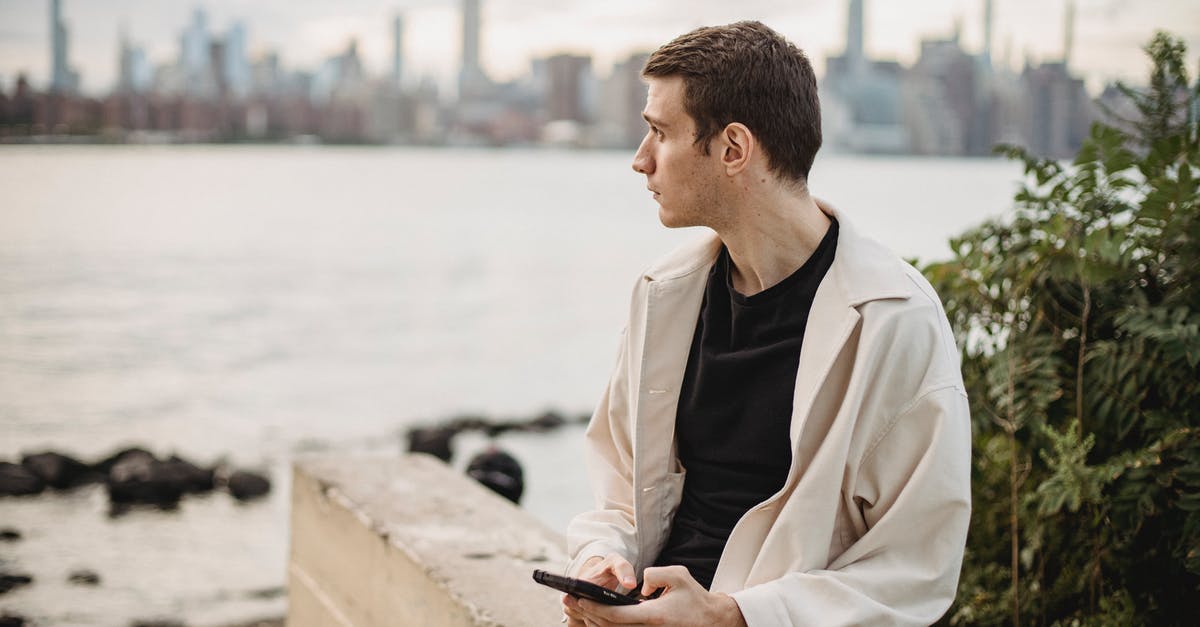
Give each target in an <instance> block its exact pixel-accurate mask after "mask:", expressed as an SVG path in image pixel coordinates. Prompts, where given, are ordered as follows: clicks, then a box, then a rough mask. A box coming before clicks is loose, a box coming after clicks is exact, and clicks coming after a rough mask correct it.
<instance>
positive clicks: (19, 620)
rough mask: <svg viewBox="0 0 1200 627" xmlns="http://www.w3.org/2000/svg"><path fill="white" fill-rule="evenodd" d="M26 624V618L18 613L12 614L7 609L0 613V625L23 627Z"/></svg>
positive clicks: (0, 626) (4, 626) (1, 626)
mask: <svg viewBox="0 0 1200 627" xmlns="http://www.w3.org/2000/svg"><path fill="white" fill-rule="evenodd" d="M28 624H29V623H28V622H27V619H26V618H25V617H24V616H21V615H20V614H12V613H10V612H8V611H5V612H4V613H3V614H0V627H25V625H28Z"/></svg>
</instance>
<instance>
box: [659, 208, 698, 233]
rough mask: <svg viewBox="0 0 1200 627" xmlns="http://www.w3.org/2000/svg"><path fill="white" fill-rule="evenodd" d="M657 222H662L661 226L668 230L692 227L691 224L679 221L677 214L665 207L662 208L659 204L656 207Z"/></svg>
mask: <svg viewBox="0 0 1200 627" xmlns="http://www.w3.org/2000/svg"><path fill="white" fill-rule="evenodd" d="M658 221H659V222H662V225H663V226H665V227H667V228H668V229H678V228H683V227H686V226H692V225H691V224H688V223H686V221H684V220H681V219H680V216H679V215H678V214H674V213H672V212H671V211H670V210H668V209H667V208H666V207H664V206H662V203H659V205H658Z"/></svg>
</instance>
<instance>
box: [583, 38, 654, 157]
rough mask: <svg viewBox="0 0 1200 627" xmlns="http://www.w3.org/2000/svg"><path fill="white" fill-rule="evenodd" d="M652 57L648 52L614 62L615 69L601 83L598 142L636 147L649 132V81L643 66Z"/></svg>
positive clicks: (615, 146) (602, 144) (617, 146)
mask: <svg viewBox="0 0 1200 627" xmlns="http://www.w3.org/2000/svg"><path fill="white" fill-rule="evenodd" d="M649 58H650V54H649V53H647V52H639V53H635V54H633V55H630V56H629V57H628V58H626V59H625V60H624V61H620V62H618V63H616V64H614V65H613V69H612V72H611V73H610V74H609V75H608V78H606V79H605V80H604V82H603V83H602V84H601V85H600V107H599V111H598V120H597V129H596V143H597V144H598V145H601V146H607V147H612V148H636V147H637V146H638V144H640V143H641V141H642V137H644V136H645V135H646V121H645V120H644V119H642V108H643V107H645V105H646V83H645V81H643V80H642V68H643V67H645V66H646V60H647V59H649Z"/></svg>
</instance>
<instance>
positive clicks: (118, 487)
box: [105, 451, 186, 508]
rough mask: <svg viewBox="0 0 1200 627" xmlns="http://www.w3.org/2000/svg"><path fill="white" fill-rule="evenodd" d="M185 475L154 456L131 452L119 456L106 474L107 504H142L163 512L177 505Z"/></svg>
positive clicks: (141, 452) (142, 452) (182, 490)
mask: <svg viewBox="0 0 1200 627" xmlns="http://www.w3.org/2000/svg"><path fill="white" fill-rule="evenodd" d="M184 475H185V473H184V472H183V471H182V470H181V469H179V468H178V467H175V466H171V465H169V464H166V463H164V462H160V461H158V460H157V459H155V458H154V455H152V454H150V453H148V452H145V451H140V452H132V453H129V454H127V455H124V456H122V457H121V458H120V459H119V460H118V461H117V462H116V463H115V464H113V466H112V469H111V470H110V471H109V473H108V481H107V482H106V483H105V485H106V486H107V488H108V500H109V501H111V502H112V503H113V504H114V505H122V504H136V503H145V504H151V505H158V506H159V507H163V508H173V507H175V506H177V505H178V504H179V499H180V498H181V497H182V496H183V492H184V486H185V485H186V477H185V476H184Z"/></svg>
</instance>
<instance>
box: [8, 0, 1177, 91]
mask: <svg viewBox="0 0 1200 627" xmlns="http://www.w3.org/2000/svg"><path fill="white" fill-rule="evenodd" d="M62 4H63V19H64V21H65V22H66V23H67V27H68V29H69V32H70V46H71V47H70V53H69V56H70V62H71V64H72V65H73V66H74V67H75V68H77V69H78V70H79V71H80V72H81V74H82V77H83V88H84V90H85V91H88V92H90V93H103V92H107V90H108V89H110V88H111V86H112V84H113V82H114V80H115V77H116V72H117V42H118V33H119V32H120V29H121V27H122V25H124V27H125V28H126V30H127V32H128V33H129V36H130V38H131V39H132V40H133V41H134V42H135V43H136V44H139V45H142V46H143V47H145V49H146V51H147V53H148V55H149V56H150V59H151V60H152V61H153V62H154V63H155V64H156V65H157V64H159V63H165V62H169V61H173V60H174V59H175V58H176V57H177V56H178V47H179V44H178V41H179V33H180V31H181V30H182V29H183V28H184V26H185V25H186V24H187V23H188V22H189V21H190V20H191V14H192V11H193V10H194V9H195V8H196V7H204V9H205V10H206V11H207V13H208V19H209V26H210V30H212V31H214V32H215V33H217V34H220V33H223V32H224V31H226V30H227V29H228V28H229V26H230V24H232V23H233V22H234V21H236V20H243V21H244V22H245V23H246V26H247V28H248V30H249V50H250V54H251V56H252V57H254V56H257V55H258V54H260V53H262V52H264V51H267V50H275V51H277V52H278V53H279V54H280V56H281V58H282V61H283V63H284V65H285V66H286V67H288V68H292V69H299V68H315V66H316V65H317V64H318V63H319V62H320V61H321V60H322V59H323V58H325V57H328V56H330V55H332V54H334V53H336V52H338V51H340V50H343V49H344V48H345V46H346V43H347V42H348V41H349V40H350V39H352V38H357V39H358V41H359V50H360V52H361V54H362V56H363V60H364V62H365V64H366V66H367V69H368V71H370V72H372V73H376V74H383V73H385V72H387V71H388V69H389V68H390V63H391V62H390V58H391V30H390V29H391V26H390V24H391V17H392V16H393V15H395V14H396V13H397V12H400V13H403V14H404V16H405V22H406V32H405V45H404V48H405V63H406V67H407V69H408V70H409V72H408V73H407V75H408V76H409V77H411V78H414V79H415V78H419V77H420V76H424V75H432V76H435V77H436V78H438V80H440V81H442V82H443V83H444V84H448V83H450V81H451V79H452V77H453V76H454V75H455V72H456V68H457V65H458V62H459V59H458V56H459V52H458V51H459V47H460V45H461V43H460V42H461V35H460V29H461V26H460V17H459V10H458V7H459V1H458V0H339V1H337V2H334V1H333V0H204V1H203V2H197V1H192V0H63V1H62ZM482 4H483V29H482V40H483V41H482V50H483V52H482V55H481V57H482V62H483V65H484V67H485V68H486V69H487V70H488V72H489V73H490V74H491V75H492V76H493V78H496V79H500V80H504V79H509V78H513V77H515V76H517V75H519V74H521V73H523V72H524V71H525V70H526V69H527V68H528V62H529V59H530V58H531V57H534V56H540V55H545V54H549V53H554V52H561V51H573V52H582V53H588V54H592V55H593V57H594V58H595V61H596V67H597V73H598V74H600V75H604V74H606V73H607V72H608V68H609V66H610V65H611V64H612V62H613V61H614V60H619V59H620V58H623V57H624V56H626V55H628V54H629V53H631V52H633V51H636V50H651V49H653V48H654V47H656V46H657V45H658V44H661V43H663V42H665V41H667V40H669V39H670V38H672V37H674V36H675V35H677V34H679V33H682V32H684V31H687V30H689V29H691V28H694V27H696V26H701V25H706V24H717V23H725V22H731V21H736V20H739V19H759V20H762V21H763V22H765V23H766V24H768V25H769V26H771V27H773V28H775V29H776V30H778V31H780V32H782V33H783V34H784V35H785V36H787V37H788V38H789V39H791V40H792V41H794V42H795V43H796V44H797V45H799V46H800V47H801V48H803V49H805V50H806V51H807V52H808V53H809V55H810V56H811V57H812V59H813V62H814V65H815V66H816V67H817V71H818V73H823V71H824V58H825V57H826V56H827V55H831V54H837V53H839V52H840V51H841V50H842V48H843V46H844V43H845V32H846V5H847V0H792V1H790V2H781V1H778V0H775V1H768V0H735V1H731V0H669V1H661V2H652V1H648V0H587V1H585V0H482ZM1066 4H1067V2H1066V0H994V5H995V8H994V12H995V31H994V32H995V36H994V40H993V49H994V52H993V58H995V59H997V61H998V62H1000V61H1002V60H1007V61H1008V62H1009V63H1010V64H1011V65H1012V66H1013V67H1014V68H1018V67H1019V66H1020V65H1021V64H1022V63H1023V62H1024V59H1025V58H1026V57H1029V58H1031V59H1033V60H1035V61H1041V60H1053V59H1057V58H1060V57H1061V55H1062V50H1063V23H1064V15H1065V7H1066ZM49 5H50V1H49V0H0V81H2V82H0V85H2V86H3V87H4V88H5V89H10V88H11V85H12V82H13V80H14V79H15V77H16V75H17V74H18V73H20V72H25V73H27V74H28V75H29V76H30V78H31V80H32V81H33V82H34V84H35V85H37V86H44V85H45V84H46V82H47V78H48V75H49V67H50V36H49V32H50V29H49V17H48V15H49ZM982 16H983V0H905V1H900V0H867V2H866V42H867V43H866V45H867V51H868V53H869V54H872V55H873V56H876V57H883V58H892V59H897V60H899V61H901V62H903V63H905V64H908V63H911V62H912V61H913V60H914V59H915V57H916V55H917V52H918V50H919V47H920V40H921V39H922V38H926V37H945V36H948V35H949V34H950V33H952V32H953V31H954V29H955V24H956V23H957V22H961V24H962V31H961V32H962V42H963V46H964V47H965V48H966V49H967V50H968V51H970V52H977V51H978V50H979V49H980V47H981V45H982V39H983V17H982ZM1160 28H1167V29H1169V30H1170V31H1171V32H1173V33H1174V34H1176V35H1178V36H1181V37H1183V38H1184V40H1185V41H1186V43H1187V44H1188V50H1189V53H1188V57H1189V59H1190V60H1191V62H1190V63H1189V69H1190V70H1191V71H1192V72H1195V69H1196V62H1195V60H1196V59H1197V58H1200V1H1197V0H1141V1H1134V0H1077V1H1076V23H1075V45H1074V48H1073V50H1072V66H1073V67H1074V68H1075V70H1076V71H1077V72H1079V73H1082V74H1083V75H1084V76H1085V77H1086V78H1087V79H1088V84H1089V87H1090V88H1091V89H1093V90H1095V89H1098V88H1099V87H1100V86H1102V85H1103V83H1104V82H1106V81H1108V80H1111V79H1113V78H1121V79H1125V80H1127V81H1133V82H1140V81H1141V80H1142V78H1143V77H1144V75H1145V73H1146V60H1145V55H1144V54H1143V53H1142V52H1141V51H1140V49H1139V48H1140V46H1142V45H1143V44H1144V43H1145V42H1146V41H1148V40H1149V38H1150V37H1151V35H1152V34H1153V33H1154V31H1155V30H1156V29H1160Z"/></svg>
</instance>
